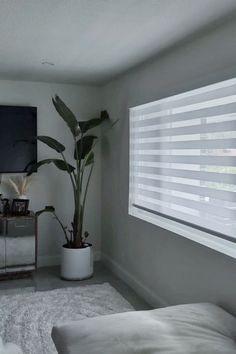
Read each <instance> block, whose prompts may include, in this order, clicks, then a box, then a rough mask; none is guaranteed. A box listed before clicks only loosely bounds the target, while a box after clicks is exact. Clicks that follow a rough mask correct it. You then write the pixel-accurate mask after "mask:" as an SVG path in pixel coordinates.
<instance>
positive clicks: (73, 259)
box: [61, 245, 93, 280]
mask: <svg viewBox="0 0 236 354" xmlns="http://www.w3.org/2000/svg"><path fill="white" fill-rule="evenodd" d="M92 275H93V250H92V246H91V245H88V246H87V247H85V248H65V247H62V259H61V277H62V278H63V279H66V280H82V279H87V278H90V277H91V276H92Z"/></svg>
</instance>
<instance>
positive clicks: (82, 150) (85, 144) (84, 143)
mask: <svg viewBox="0 0 236 354" xmlns="http://www.w3.org/2000/svg"><path fill="white" fill-rule="evenodd" d="M95 139H97V137H96V136H95V135H86V136H83V138H82V139H79V140H78V141H77V150H78V157H79V159H84V158H85V156H86V155H88V154H89V153H90V151H91V149H92V147H93V142H94V140H95ZM74 158H75V160H76V151H75V152H74Z"/></svg>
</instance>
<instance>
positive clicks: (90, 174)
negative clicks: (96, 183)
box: [81, 163, 94, 229]
mask: <svg viewBox="0 0 236 354" xmlns="http://www.w3.org/2000/svg"><path fill="white" fill-rule="evenodd" d="M93 167H94V163H92V165H91V168H90V171H89V175H88V179H87V183H86V187H85V191H84V198H83V203H82V217H81V229H82V226H83V219H84V207H85V202H86V197H87V193H88V186H89V182H90V179H91V176H92V172H93Z"/></svg>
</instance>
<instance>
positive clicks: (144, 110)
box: [129, 79, 236, 257]
mask: <svg viewBox="0 0 236 354" xmlns="http://www.w3.org/2000/svg"><path fill="white" fill-rule="evenodd" d="M129 214H130V215H133V216H136V217H139V218H141V219H144V220H146V221H150V222H152V223H154V224H156V225H159V226H161V227H164V228H166V229H169V230H171V231H174V232H177V233H179V234H181V235H183V236H186V237H188V238H191V239H193V240H195V241H197V242H201V243H203V244H205V245H207V246H209V247H212V248H214V249H217V250H220V251H222V252H224V253H227V254H229V255H231V256H233V257H236V79H232V80H227V81H224V82H221V83H218V84H214V85H210V86H207V87H203V88H200V89H197V90H193V91H189V92H186V93H183V94H179V95H176V96H172V97H168V98H165V99H161V100H158V101H155V102H151V103H148V104H144V105H141V106H137V107H133V108H131V109H130V189H129Z"/></svg>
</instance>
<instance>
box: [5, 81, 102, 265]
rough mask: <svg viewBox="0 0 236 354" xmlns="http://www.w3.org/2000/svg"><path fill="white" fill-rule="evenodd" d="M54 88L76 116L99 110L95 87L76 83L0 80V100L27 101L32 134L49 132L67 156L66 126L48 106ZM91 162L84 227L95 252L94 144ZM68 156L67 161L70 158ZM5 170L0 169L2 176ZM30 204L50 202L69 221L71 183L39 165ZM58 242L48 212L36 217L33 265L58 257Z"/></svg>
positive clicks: (42, 152)
mask: <svg viewBox="0 0 236 354" xmlns="http://www.w3.org/2000/svg"><path fill="white" fill-rule="evenodd" d="M55 94H58V95H59V96H60V97H61V98H62V99H63V100H64V101H65V102H66V103H67V104H68V106H69V107H70V108H71V109H72V110H73V111H74V112H75V114H76V115H77V116H78V117H79V119H81V120H86V119H89V118H93V117H95V116H97V115H98V113H99V111H100V102H101V100H100V90H99V89H98V88H94V87H89V86H78V85H62V84H52V83H50V84H49V83H40V82H23V81H5V80H1V81H0V104H6V105H29V106H36V107H37V108H38V134H39V135H49V136H52V137H54V138H56V139H58V140H60V141H62V142H64V144H65V146H66V147H67V156H70V152H71V153H72V151H73V142H72V138H71V133H70V130H69V129H68V128H67V126H66V124H65V123H64V122H63V120H62V119H61V118H60V117H59V115H58V114H57V112H56V110H55V109H54V107H53V105H52V102H51V97H52V96H54V95H55ZM96 153H97V155H96V164H95V169H94V175H93V177H92V180H91V186H90V187H91V188H90V190H89V193H88V201H87V206H88V208H87V212H86V214H85V227H86V228H87V229H88V231H89V233H90V235H91V241H92V242H93V245H94V248H95V253H96V256H97V257H99V254H100V233H101V232H100V230H101V216H100V215H101V214H100V210H101V190H100V187H99V188H98V186H100V184H101V169H100V167H101V166H100V162H101V159H100V147H99V146H97V151H96ZM52 156H53V157H58V155H57V154H56V153H55V154H54V153H53V151H52V150H51V149H49V148H48V147H47V146H46V145H44V144H42V143H38V158H39V159H40V160H41V159H44V158H49V157H52ZM72 162H73V161H72ZM7 178H8V175H4V180H6V179H7ZM0 190H1V191H2V192H3V193H4V195H5V196H12V197H14V194H13V193H12V191H11V190H10V189H9V188H6V186H5V185H4V184H2V185H1V186H0ZM28 196H29V198H30V209H32V210H39V209H41V208H42V207H44V206H45V205H54V206H55V208H56V210H57V213H58V215H59V216H60V217H61V218H62V220H63V222H64V223H65V224H67V225H70V222H71V220H72V215H73V214H72V213H73V196H72V188H71V185H70V180H69V177H68V175H66V174H65V173H63V172H61V171H59V170H57V169H56V167H55V166H51V165H48V166H44V167H42V168H41V169H39V170H38V173H37V174H36V175H35V176H34V177H33V183H32V185H31V188H30V190H29V194H28ZM62 242H64V240H63V234H62V232H61V229H60V228H59V226H58V225H57V223H56V222H55V220H52V217H51V216H50V215H46V214H45V215H43V216H41V217H40V220H39V250H38V255H39V265H50V264H59V263H60V248H61V244H62Z"/></svg>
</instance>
